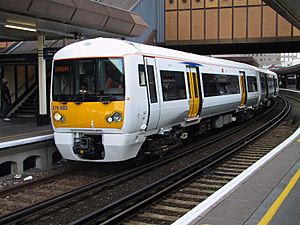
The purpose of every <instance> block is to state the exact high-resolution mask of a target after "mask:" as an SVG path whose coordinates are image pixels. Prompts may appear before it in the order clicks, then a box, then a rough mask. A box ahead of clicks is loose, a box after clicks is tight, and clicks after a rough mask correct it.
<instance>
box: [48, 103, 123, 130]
mask: <svg viewBox="0 0 300 225" xmlns="http://www.w3.org/2000/svg"><path fill="white" fill-rule="evenodd" d="M51 108H52V121H53V124H54V127H55V128H116V129H121V128H122V126H123V121H124V115H125V114H124V109H125V101H113V102H110V103H108V104H103V103H101V102H83V103H81V104H75V103H74V102H67V103H66V104H62V103H60V102H52V103H51ZM116 113H117V114H118V115H121V119H119V120H118V121H111V119H110V118H109V117H112V116H113V115H114V114H116ZM108 118H109V119H108Z"/></svg>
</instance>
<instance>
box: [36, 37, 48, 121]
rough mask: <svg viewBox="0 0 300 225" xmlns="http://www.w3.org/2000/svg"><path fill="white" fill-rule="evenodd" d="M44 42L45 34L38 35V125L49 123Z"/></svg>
mask: <svg viewBox="0 0 300 225" xmlns="http://www.w3.org/2000/svg"><path fill="white" fill-rule="evenodd" d="M44 42H45V36H44V35H43V34H39V35H38V46H37V47H38V71H39V115H38V116H37V125H38V126H41V125H45V124H48V123H49V121H50V120H49V115H47V84H46V61H45V59H44V55H43V52H44Z"/></svg>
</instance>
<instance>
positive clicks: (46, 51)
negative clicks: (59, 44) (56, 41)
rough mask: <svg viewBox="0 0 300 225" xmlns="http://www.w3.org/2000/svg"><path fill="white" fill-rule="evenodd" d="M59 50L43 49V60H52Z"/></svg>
mask: <svg viewBox="0 0 300 225" xmlns="http://www.w3.org/2000/svg"><path fill="white" fill-rule="evenodd" d="M60 49H61V48H44V55H43V56H44V59H53V56H54V54H55V53H56V52H57V51H58V50H60Z"/></svg>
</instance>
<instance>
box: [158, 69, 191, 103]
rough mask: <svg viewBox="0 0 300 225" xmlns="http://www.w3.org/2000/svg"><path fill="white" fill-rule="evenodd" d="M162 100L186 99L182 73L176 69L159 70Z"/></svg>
mask: <svg viewBox="0 0 300 225" xmlns="http://www.w3.org/2000/svg"><path fill="white" fill-rule="evenodd" d="M160 76H161V85H162V92H163V99H164V101H172V100H178V99H186V88H185V82H184V73H183V72H177V71H160Z"/></svg>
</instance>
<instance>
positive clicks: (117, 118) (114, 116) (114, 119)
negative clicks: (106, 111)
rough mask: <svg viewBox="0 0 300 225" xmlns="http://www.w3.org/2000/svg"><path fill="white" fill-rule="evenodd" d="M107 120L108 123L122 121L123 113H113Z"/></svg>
mask: <svg viewBox="0 0 300 225" xmlns="http://www.w3.org/2000/svg"><path fill="white" fill-rule="evenodd" d="M106 121H107V122H108V123H112V122H116V123H117V122H121V121H122V114H121V113H120V112H114V113H113V114H112V115H109V116H107V117H106Z"/></svg>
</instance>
